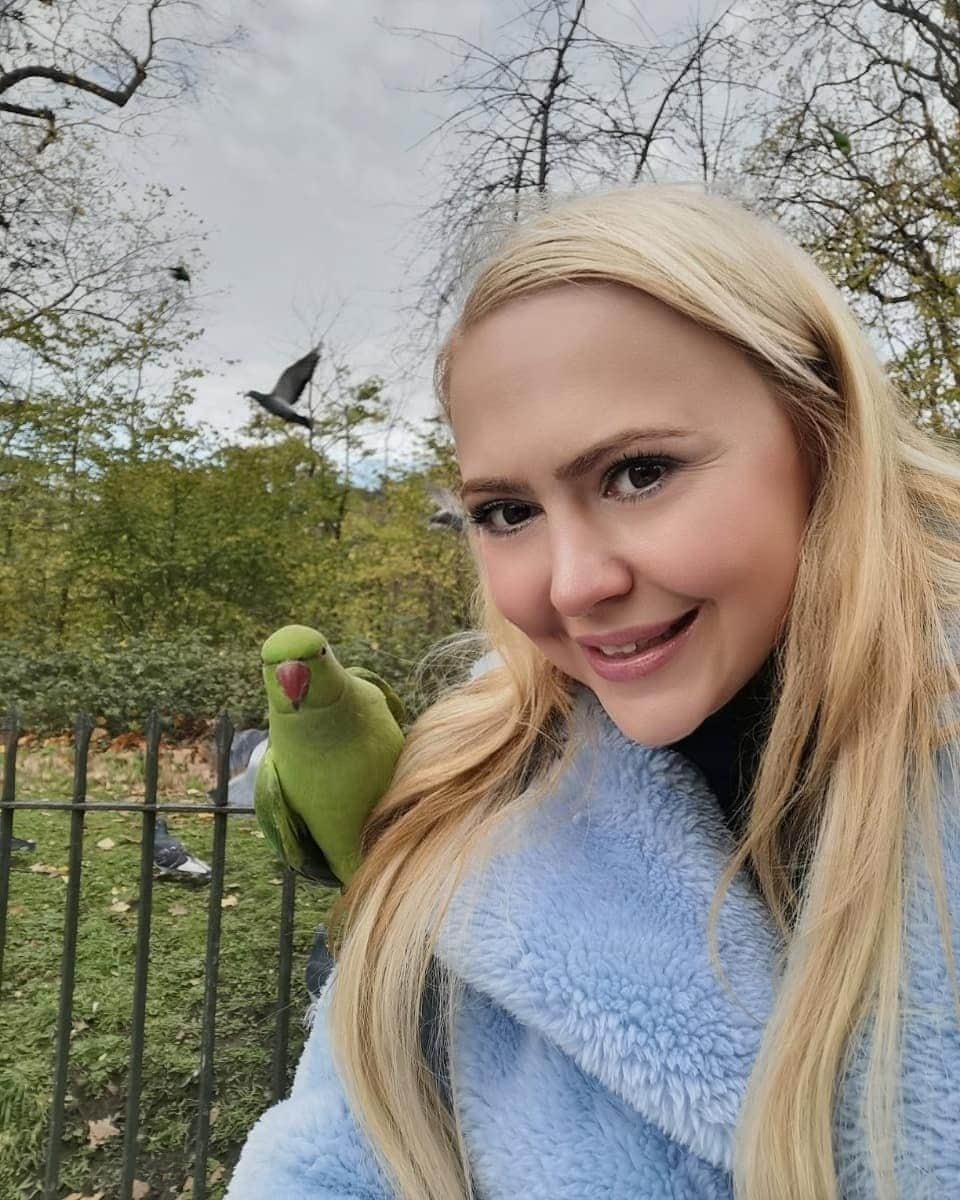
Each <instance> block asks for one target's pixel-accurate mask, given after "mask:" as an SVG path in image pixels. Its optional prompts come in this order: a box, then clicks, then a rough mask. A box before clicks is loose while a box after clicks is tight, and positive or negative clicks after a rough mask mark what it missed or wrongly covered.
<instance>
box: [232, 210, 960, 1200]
mask: <svg viewBox="0 0 960 1200" xmlns="http://www.w3.org/2000/svg"><path fill="white" fill-rule="evenodd" d="M437 384H438V391H439V396H440V400H441V404H442V407H443V410H444V412H445V414H446V416H447V418H448V420H449V422H450V425H451V428H452V431H453V435H454V440H455V443H456V449H457V456H458V460H459V464H460V468H461V473H462V476H463V479H464V502H465V505H466V507H467V509H468V514H469V518H470V545H471V547H472V549H473V552H474V554H475V557H476V561H477V566H478V572H479V577H480V580H481V586H480V589H479V592H478V604H477V624H478V627H479V628H480V629H482V631H483V632H484V633H485V635H486V637H487V639H488V640H489V643H490V645H491V646H492V648H493V650H494V652H495V653H494V655H493V656H492V661H491V660H488V661H487V663H486V664H485V665H486V669H485V670H483V671H481V672H479V673H475V674H474V676H473V677H471V678H470V679H468V680H467V681H466V682H464V683H462V684H460V685H459V686H456V687H454V688H452V689H451V690H450V691H449V692H448V693H446V694H445V695H443V696H442V697H441V698H440V699H439V700H438V701H437V702H436V703H435V704H433V705H432V706H431V707H430V708H429V709H428V710H427V711H426V712H425V713H424V714H423V715H422V716H421V717H420V718H419V720H418V721H417V722H416V723H415V725H414V726H413V728H412V729H411V730H410V731H409V733H408V736H407V743H406V746H405V748H404V750H403V753H402V755H401V759H400V762H399V764H398V768H397V772H396V775H395V777H394V780H393V782H392V784H391V787H390V790H389V792H388V793H387V795H386V796H385V797H384V798H383V800H382V802H381V803H380V805H379V806H378V808H377V810H376V811H375V813H374V815H373V817H372V819H371V821H370V822H369V824H368V826H367V829H366V831H365V850H366V857H365V860H364V863H363V866H362V867H361V869H360V871H359V873H358V875H357V876H356V877H355V879H354V881H353V882H352V883H351V886H350V888H349V890H348V891H347V893H346V895H345V897H344V901H343V904H344V909H345V918H346V922H345V938H344V942H343V945H342V948H341V952H340V955H339V959H338V965H337V970H336V974H335V976H334V980H333V982H332V984H331V986H330V987H329V988H328V990H327V991H326V992H325V994H324V996H323V999H322V1001H321V1004H320V1007H319V1010H318V1014H317V1019H316V1021H315V1023H314V1027H313V1030H312V1033H311V1036H310V1040H309V1042H308V1045H307V1047H306V1050H305V1052H304V1056H303V1059H302V1061H301V1064H300V1067H299V1070H298V1074H297V1079H296V1082H295V1084H294V1088H293V1091H292V1095H291V1097H290V1098H289V1099H288V1100H287V1101H285V1102H283V1103H282V1104H280V1105H278V1106H277V1107H276V1108H274V1109H273V1110H271V1111H270V1112H268V1113H267V1114H266V1115H265V1116H264V1117H263V1118H262V1119H261V1121H260V1123H259V1124H258V1126H257V1127H256V1129H255V1130H254V1132H253V1133H252V1134H251V1137H250V1140H249V1142H248V1144H247V1146H246V1148H245V1150H244V1153H243V1155H242V1157H241V1160H240V1163H239V1164H238V1168H237V1171H236V1175H235V1179H234V1183H233V1185H232V1188H231V1191H230V1193H229V1196H230V1200H248V1198H249V1197H253V1196H258V1197H259V1196H266V1195H269V1194H275V1195H277V1196H281V1195H282V1196H284V1197H285V1198H290V1200H300V1198H302V1200H308V1198H310V1200H327V1198H330V1197H335V1196H336V1197H340V1196H355V1197H363V1200H375V1198H376V1200H381V1198H383V1197H388V1196H401V1197H404V1198H405V1200H458V1198H460V1197H465V1196H468V1195H476V1196H478V1197H482V1198H483V1200H501V1198H502V1197H519V1196H523V1197H536V1198H542V1200H559V1198H565V1197H570V1198H571V1200H572V1198H577V1200H582V1198H583V1197H594V1196H595V1197H601V1196H602V1197H623V1198H624V1200H625V1198H627V1197H631V1198H643V1200H647V1198H652V1200H659V1198H661V1197H690V1198H692V1197H697V1198H699V1197H730V1196H732V1195H735V1196H736V1197H738V1198H742V1200H772V1198H777V1200H821V1198H822V1200H833V1198H836V1197H841V1196H842V1197H844V1198H845V1200H849V1198H858V1197H868V1196H869V1197H873V1196H899V1197H902V1198H904V1200H916V1198H917V1197H924V1196H931V1197H932V1196H938V1197H939V1196H945V1195H960V992H958V989H957V986H956V972H955V969H954V958H955V957H956V956H958V954H960V821H958V807H960V806H958V799H957V797H958V791H957V786H956V780H955V776H956V743H955V741H954V740H953V738H952V736H951V735H952V732H953V730H952V726H953V722H954V715H953V711H952V708H951V707H950V706H949V705H948V704H947V701H948V699H949V695H950V693H952V692H955V691H957V690H958V672H957V668H956V662H955V655H954V638H953V628H954V624H955V622H956V618H957V609H958V604H960V547H958V530H960V467H958V462H957V459H956V457H955V456H954V455H953V453H952V452H951V451H950V450H949V449H948V448H946V447H945V446H943V445H941V444H939V443H938V442H937V440H935V439H934V438H932V437H930V436H928V435H926V434H924V433H921V432H919V431H918V430H917V429H916V428H915V427H914V425H913V424H912V422H911V420H910V417H909V415H908V412H907V409H906V407H905V406H904V405H903V404H902V403H901V401H900V400H899V398H898V397H897V395H896V394H895V392H894V389H893V387H892V386H891V384H890V382H889V381H888V379H887V378H886V377H885V375H884V372H883V370H882V368H881V366H880V364H879V362H878V361H877V359H876V357H875V355H874V354H873V352H872V350H871V349H870V346H869V344H868V342H867V340H866V339H865V337H864V336H863V334H862V333H861V332H860V331H859V329H858V327H857V325H856V323H855V322H854V320H853V318H852V316H851V315H850V313H849V311H848V309H847V307H846V306H845V304H844V303H843V301H842V299H841V298H840V296H839V295H838V293H837V292H836V291H835V289H834V288H833V287H832V286H831V285H830V284H829V283H828V281H827V280H826V279H825V278H824V276H823V275H822V274H821V273H820V271H819V270H818V269H817V268H816V266H815V265H814V264H813V263H812V262H811V260H810V259H809V258H807V257H806V256H805V255H804V254H802V253H801V252H800V251H799V250H798V249H796V248H795V247H793V246H792V245H791V244H790V243H788V242H787V241H786V240H785V239H784V238H783V237H782V236H781V235H779V234H778V233H777V232H776V231H775V230H774V229H773V228H771V227H770V226H769V225H768V224H766V223H765V222H763V221H761V220H759V219H757V218H756V217H754V216H752V215H750V214H748V213H747V212H746V211H744V210H743V209H741V208H740V207H739V206H738V205H736V204H734V203H732V202H730V201H726V200H722V199H720V198H717V197H711V196H707V195H703V194H701V193H700V192H699V191H697V190H696V189H694V188H690V187H685V186H679V187H677V186H674V187H664V186H642V187H637V188H632V189H628V190H617V191H614V192H609V193H606V194H600V195H594V196H589V197H585V198H580V199H577V200H575V201H569V202H567V203H564V204H560V205H558V206H555V207H554V208H553V209H551V210H550V211H548V212H546V213H544V214H541V215H538V216H537V217H535V218H534V219H532V220H531V221H529V222H527V223H526V224H524V225H522V226H520V227H518V228H516V229H515V231H513V232H512V234H511V235H510V236H509V237H508V238H507V239H506V241H505V242H504V243H503V244H502V245H501V246H500V247H499V249H497V250H496V252H495V253H494V254H493V255H492V257H491V258H490V259H489V260H488V261H487V262H486V263H485V264H484V265H483V267H482V268H481V270H480V272H479V274H478V275H477V277H476V278H475V280H474V282H473V285H472V287H471V288H470V291H469V294H468V296H467V299H466V302H465V304H464V307H463V310H462V312H461V315H460V317H459V319H458V321H457V323H456V325H455V327H454V329H453V331H452V332H451V334H450V336H449V337H448V339H447V341H446V344H445V346H444V348H443V351H442V353H441V356H440V360H439V363H438V369H437ZM598 643H599V645H598ZM604 643H606V644H607V645H606V649H604V648H603V644H604ZM611 643H612V644H613V645H612V646H611V645H610V644H611ZM334 1064H336V1065H334Z"/></svg>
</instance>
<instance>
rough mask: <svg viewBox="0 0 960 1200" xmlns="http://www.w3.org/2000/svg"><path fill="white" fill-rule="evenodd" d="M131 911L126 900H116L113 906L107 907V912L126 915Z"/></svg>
mask: <svg viewBox="0 0 960 1200" xmlns="http://www.w3.org/2000/svg"><path fill="white" fill-rule="evenodd" d="M129 911H130V905H129V904H128V903H127V902H126V900H114V902H113V903H112V904H108V905H107V912H112V913H125V912H129Z"/></svg>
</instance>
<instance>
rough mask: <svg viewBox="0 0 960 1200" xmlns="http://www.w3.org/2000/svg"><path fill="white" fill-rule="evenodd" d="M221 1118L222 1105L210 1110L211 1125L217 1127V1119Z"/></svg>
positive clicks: (215, 1105)
mask: <svg viewBox="0 0 960 1200" xmlns="http://www.w3.org/2000/svg"><path fill="white" fill-rule="evenodd" d="M219 1116H220V1105H219V1104H214V1105H213V1107H212V1108H211V1109H210V1124H211V1125H216V1123H217V1117H219Z"/></svg>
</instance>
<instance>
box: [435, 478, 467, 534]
mask: <svg viewBox="0 0 960 1200" xmlns="http://www.w3.org/2000/svg"><path fill="white" fill-rule="evenodd" d="M427 492H428V494H429V495H430V498H431V500H433V502H434V504H435V505H436V506H437V508H436V511H435V512H433V513H431V514H430V516H429V517H428V518H427V526H428V527H429V528H430V529H453V530H454V531H455V532H457V533H459V532H460V531H461V530H462V529H463V526H464V524H465V522H466V517H465V515H464V511H463V506H462V505H461V503H460V501H459V500H458V499H457V497H456V496H455V495H454V494H453V492H451V491H450V490H449V488H445V487H439V486H438V485H437V484H435V483H428V484H427Z"/></svg>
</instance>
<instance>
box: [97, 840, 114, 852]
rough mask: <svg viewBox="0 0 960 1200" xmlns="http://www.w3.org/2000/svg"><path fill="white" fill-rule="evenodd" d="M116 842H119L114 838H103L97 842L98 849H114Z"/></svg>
mask: <svg viewBox="0 0 960 1200" xmlns="http://www.w3.org/2000/svg"><path fill="white" fill-rule="evenodd" d="M116 844H117V843H116V842H115V841H114V840H113V838H101V839H100V841H99V842H97V849H98V850H112V849H113V848H114V846H115V845H116Z"/></svg>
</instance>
